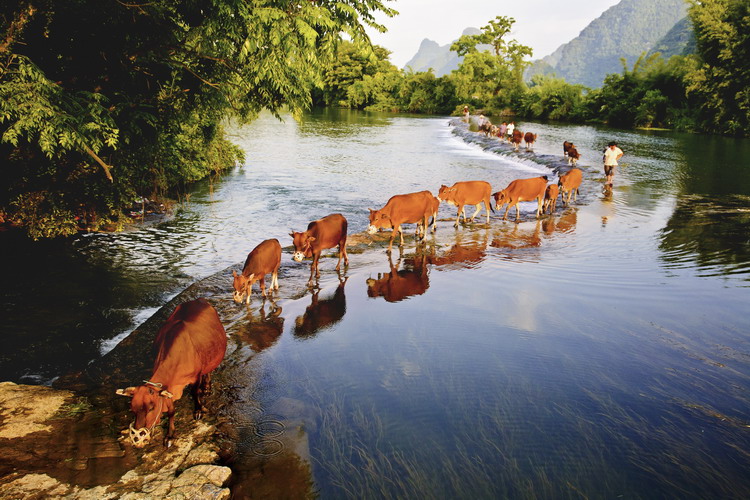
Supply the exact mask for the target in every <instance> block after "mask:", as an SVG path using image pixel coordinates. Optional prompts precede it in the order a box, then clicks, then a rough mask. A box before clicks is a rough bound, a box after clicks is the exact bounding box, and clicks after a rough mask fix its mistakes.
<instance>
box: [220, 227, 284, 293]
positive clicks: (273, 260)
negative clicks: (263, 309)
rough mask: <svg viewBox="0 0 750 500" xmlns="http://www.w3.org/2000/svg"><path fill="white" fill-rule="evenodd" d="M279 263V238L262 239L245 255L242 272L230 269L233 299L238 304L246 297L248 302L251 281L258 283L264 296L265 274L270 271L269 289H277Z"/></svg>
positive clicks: (251, 286) (251, 287)
mask: <svg viewBox="0 0 750 500" xmlns="http://www.w3.org/2000/svg"><path fill="white" fill-rule="evenodd" d="M280 265H281V245H280V244H279V240H277V239H275V238H274V239H270V240H265V241H262V242H261V243H259V244H258V246H256V247H255V248H253V250H252V251H251V252H250V253H249V254H248V255H247V259H246V260H245V265H244V267H243V268H242V272H241V273H240V274H237V271H234V270H232V276H233V277H234V281H233V283H232V287H233V288H234V301H235V302H237V303H238V304H239V303H240V302H242V301H243V299H245V297H247V303H248V304H249V303H250V294H251V293H252V289H253V283H255V282H256V281H258V282H259V283H260V293H261V294H263V296H264V297H265V296H266V274H268V273H271V286H270V288H271V290H273V289H274V288H276V290H278V289H279V266H280Z"/></svg>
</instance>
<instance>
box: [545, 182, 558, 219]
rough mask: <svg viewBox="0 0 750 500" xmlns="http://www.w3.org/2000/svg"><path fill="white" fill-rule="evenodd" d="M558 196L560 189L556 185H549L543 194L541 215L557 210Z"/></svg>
mask: <svg viewBox="0 0 750 500" xmlns="http://www.w3.org/2000/svg"><path fill="white" fill-rule="evenodd" d="M558 194H560V189H559V188H558V186H557V184H550V185H549V186H547V190H546V191H545V192H544V210H543V211H542V213H547V212H549V213H550V214H551V213H553V212H554V211H555V209H556V208H557V195H558Z"/></svg>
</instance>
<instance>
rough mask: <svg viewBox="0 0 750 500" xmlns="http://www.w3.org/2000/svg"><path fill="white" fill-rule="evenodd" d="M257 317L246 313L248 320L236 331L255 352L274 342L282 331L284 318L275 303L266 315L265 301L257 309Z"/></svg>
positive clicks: (266, 347)
mask: <svg viewBox="0 0 750 500" xmlns="http://www.w3.org/2000/svg"><path fill="white" fill-rule="evenodd" d="M258 312H259V313H260V317H259V318H254V317H252V316H251V315H250V314H248V322H247V323H246V324H245V325H243V326H242V327H241V328H239V329H238V330H237V331H236V335H237V336H239V337H240V338H241V339H242V341H243V342H244V343H245V344H247V345H248V346H250V349H252V350H253V351H255V352H260V351H262V350H264V349H268V348H269V347H271V346H272V345H274V344H275V343H276V341H277V340H278V339H279V337H280V336H281V333H282V332H283V331H284V318H282V317H281V307H278V306H276V305H275V304H274V305H273V307H272V308H271V312H270V313H269V314H268V316H266V309H265V302H264V303H263V305H262V306H261V307H260V309H259V310H258Z"/></svg>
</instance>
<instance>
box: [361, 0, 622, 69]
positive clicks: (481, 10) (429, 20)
mask: <svg viewBox="0 0 750 500" xmlns="http://www.w3.org/2000/svg"><path fill="white" fill-rule="evenodd" d="M619 1H620V0H520V1H519V0H515V1H511V0H506V1H498V0H395V1H390V2H385V3H386V5H387V6H388V7H391V8H393V9H395V10H397V11H398V12H399V15H397V16H396V17H392V18H388V17H386V16H382V17H379V18H378V20H379V22H380V23H381V24H384V25H385V26H386V27H387V28H388V32H387V33H384V34H380V33H376V32H375V33H373V32H370V36H371V38H372V41H373V43H375V44H377V45H380V46H382V47H385V48H386V49H388V50H390V51H391V52H392V54H391V62H392V63H393V64H395V65H396V66H398V67H399V68H402V67H403V66H404V64H406V63H407V62H408V61H409V59H411V58H412V57H413V56H414V54H416V53H417V50H418V49H419V44H420V43H422V40H423V39H425V38H429V39H430V40H433V41H435V42H437V43H438V44H439V45H445V44H448V43H451V42H452V41H453V40H455V39H457V38H458V37H459V36H461V32H462V31H463V30H464V29H465V28H468V27H474V28H481V27H482V26H486V25H487V23H488V21H490V20H492V19H494V18H495V17H496V16H508V17H512V18H514V19H515V20H516V22H515V24H514V25H513V32H512V34H511V37H510V38H511V39H516V40H518V41H519V42H520V43H522V44H524V45H528V46H530V47H531V48H532V49H534V55H533V57H532V59H540V58H542V57H544V56H546V55H549V54H551V53H552V52H553V51H554V50H555V49H556V48H557V47H559V46H560V45H562V44H563V43H565V42H568V41H570V40H571V39H573V38H575V37H576V36H578V34H579V33H580V32H581V30H582V29H583V28H585V27H586V25H588V24H589V23H590V22H591V21H593V20H594V19H596V18H597V17H599V15H601V13H602V12H604V11H605V10H607V9H608V8H609V7H611V6H613V5H615V4H617V3H618V2H619Z"/></svg>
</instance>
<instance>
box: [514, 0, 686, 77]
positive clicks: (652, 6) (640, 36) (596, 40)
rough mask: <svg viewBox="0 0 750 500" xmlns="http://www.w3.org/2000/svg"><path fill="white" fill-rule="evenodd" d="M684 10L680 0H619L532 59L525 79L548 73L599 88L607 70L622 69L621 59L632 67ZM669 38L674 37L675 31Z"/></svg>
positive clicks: (684, 7)
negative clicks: (566, 39) (572, 35)
mask: <svg viewBox="0 0 750 500" xmlns="http://www.w3.org/2000/svg"><path fill="white" fill-rule="evenodd" d="M686 13H687V4H686V2H685V1H684V0H622V1H621V2H620V3H618V4H617V5H614V6H612V7H610V8H609V9H607V10H606V11H605V12H604V13H603V14H602V15H601V16H599V17H598V18H597V19H594V20H593V21H592V22H591V23H590V24H589V25H588V26H586V28H584V29H583V31H581V33H580V34H579V35H578V36H577V37H576V38H574V39H573V40H571V41H570V42H568V43H566V44H563V45H561V46H560V47H559V48H558V49H557V50H555V51H554V52H553V53H552V54H550V55H548V56H547V57H544V58H543V59H541V60H540V61H535V62H534V64H533V65H532V66H531V67H530V68H529V69H528V70H527V72H526V77H527V79H530V78H531V77H532V76H533V75H535V74H539V73H543V74H552V73H554V74H556V75H557V76H559V77H562V78H564V79H565V80H566V81H568V82H569V83H580V84H583V85H586V86H587V87H592V88H596V87H600V86H601V84H602V81H603V80H604V77H605V76H606V75H607V74H609V73H620V72H621V71H622V64H621V63H620V58H621V57H624V58H625V59H626V60H627V63H628V66H629V67H630V66H632V64H633V62H635V61H636V60H637V59H638V57H639V56H640V55H641V54H643V53H644V52H648V51H650V50H651V49H653V48H654V47H655V46H656V45H657V44H660V43H662V41H664V40H667V35H668V33H671V30H672V28H676V26H675V25H676V24H678V22H681V21H683V20H684V18H685V16H686ZM688 26H689V24H688ZM679 33H682V32H679ZM674 36H675V37H678V33H677V32H675V33H674ZM665 47H666V45H665ZM670 47H671V45H670ZM670 50H671V49H670ZM675 50H676V49H675Z"/></svg>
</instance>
